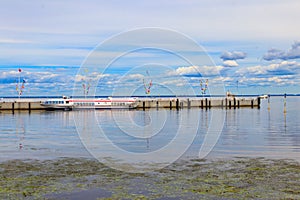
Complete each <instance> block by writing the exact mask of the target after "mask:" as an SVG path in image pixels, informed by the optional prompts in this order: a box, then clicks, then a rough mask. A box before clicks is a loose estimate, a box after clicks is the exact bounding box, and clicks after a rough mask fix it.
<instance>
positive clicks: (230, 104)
mask: <svg viewBox="0 0 300 200" xmlns="http://www.w3.org/2000/svg"><path fill="white" fill-rule="evenodd" d="M229 109H231V100H229Z"/></svg>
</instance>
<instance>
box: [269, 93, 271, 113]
mask: <svg viewBox="0 0 300 200" xmlns="http://www.w3.org/2000/svg"><path fill="white" fill-rule="evenodd" d="M270 98H271V96H270V95H269V94H268V111H270V109H271V107H270Z"/></svg>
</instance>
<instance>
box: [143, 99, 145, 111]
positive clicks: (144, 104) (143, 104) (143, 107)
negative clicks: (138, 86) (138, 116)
mask: <svg viewBox="0 0 300 200" xmlns="http://www.w3.org/2000/svg"><path fill="white" fill-rule="evenodd" d="M143 110H145V101H143Z"/></svg>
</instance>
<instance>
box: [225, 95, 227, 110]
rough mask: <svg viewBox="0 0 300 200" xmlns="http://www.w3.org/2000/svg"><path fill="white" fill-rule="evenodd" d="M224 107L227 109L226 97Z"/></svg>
mask: <svg viewBox="0 0 300 200" xmlns="http://www.w3.org/2000/svg"><path fill="white" fill-rule="evenodd" d="M225 108H226V109H227V98H225Z"/></svg>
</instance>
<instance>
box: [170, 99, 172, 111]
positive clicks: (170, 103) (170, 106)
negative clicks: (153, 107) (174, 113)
mask: <svg viewBox="0 0 300 200" xmlns="http://www.w3.org/2000/svg"><path fill="white" fill-rule="evenodd" d="M170 110H172V101H170Z"/></svg>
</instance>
